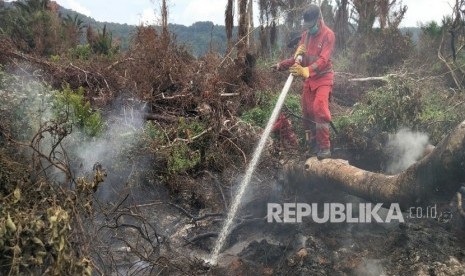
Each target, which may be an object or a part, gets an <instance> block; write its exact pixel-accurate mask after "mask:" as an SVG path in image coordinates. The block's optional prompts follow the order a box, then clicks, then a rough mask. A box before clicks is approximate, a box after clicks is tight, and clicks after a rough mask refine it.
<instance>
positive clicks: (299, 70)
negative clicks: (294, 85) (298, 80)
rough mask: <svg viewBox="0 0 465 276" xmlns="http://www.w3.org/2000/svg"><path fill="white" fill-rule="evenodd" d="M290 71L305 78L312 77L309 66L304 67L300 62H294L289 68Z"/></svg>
mask: <svg viewBox="0 0 465 276" xmlns="http://www.w3.org/2000/svg"><path fill="white" fill-rule="evenodd" d="M289 72H291V74H292V75H294V76H301V77H303V78H305V79H306V78H308V77H310V70H309V69H308V67H302V66H301V65H300V64H297V63H296V64H294V65H292V66H291V68H289Z"/></svg>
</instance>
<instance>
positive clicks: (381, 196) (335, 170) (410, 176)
mask: <svg viewBox="0 0 465 276" xmlns="http://www.w3.org/2000/svg"><path fill="white" fill-rule="evenodd" d="M304 173H305V177H306V178H307V179H308V178H311V179H319V180H322V181H325V183H326V182H327V183H328V184H330V185H334V186H335V187H337V188H339V189H342V190H345V191H346V192H348V193H350V194H353V195H355V196H359V197H361V198H364V199H367V200H370V201H373V202H379V203H385V204H389V203H399V204H400V207H401V208H402V209H404V210H405V209H407V208H409V207H411V206H426V205H429V204H436V203H438V202H446V201H450V200H451V199H452V198H453V197H454V195H455V194H456V192H457V191H458V190H459V188H460V187H461V185H462V184H463V183H464V182H465V121H463V122H462V123H460V124H459V125H458V126H457V127H456V128H455V129H454V130H453V131H452V132H451V133H450V134H449V135H448V136H446V137H445V138H444V139H443V140H442V141H441V142H440V143H439V144H438V145H437V146H436V147H435V148H434V149H433V150H432V151H431V153H430V154H428V155H427V156H425V157H424V158H423V159H421V160H420V161H418V162H416V163H415V164H413V165H412V166H410V167H409V168H407V169H406V170H405V171H403V172H401V173H399V174H397V175H385V174H381V173H374V172H369V171H365V170H362V169H360V168H357V167H354V166H351V165H350V164H348V162H347V161H345V160H341V159H324V160H321V161H320V160H318V159H316V158H310V159H308V160H307V161H306V162H305V172H304Z"/></svg>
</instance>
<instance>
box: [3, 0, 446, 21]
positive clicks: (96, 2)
mask: <svg viewBox="0 0 465 276" xmlns="http://www.w3.org/2000/svg"><path fill="white" fill-rule="evenodd" d="M55 1H56V2H57V3H58V4H59V5H61V6H63V7H65V8H68V9H72V10H75V11H77V12H80V13H82V14H85V15H87V16H89V17H92V18H94V19H96V20H98V21H106V22H115V23H122V24H124V23H127V24H131V25H138V24H140V23H148V24H153V23H157V22H158V21H157V18H158V14H160V12H159V11H160V3H161V1H160V0H55ZM7 2H9V1H7ZM254 2H257V0H254ZM402 2H403V3H404V4H405V5H407V6H408V10H407V13H406V15H405V18H404V20H403V21H402V24H401V26H402V27H416V26H418V24H419V23H427V22H429V21H432V20H435V21H437V22H440V21H441V19H442V18H443V16H444V15H451V14H452V7H453V5H454V3H455V0H403V1H402ZM255 6H256V3H255ZM225 7H226V0H168V8H169V15H168V22H169V23H176V24H183V25H186V26H190V25H192V23H194V22H197V21H212V22H213V23H215V24H218V25H224V9H225ZM255 14H256V15H257V14H258V12H256V13H255ZM255 17H256V18H255V21H256V22H255V25H256V26H257V25H258V18H257V16H255ZM236 22H237V20H236Z"/></svg>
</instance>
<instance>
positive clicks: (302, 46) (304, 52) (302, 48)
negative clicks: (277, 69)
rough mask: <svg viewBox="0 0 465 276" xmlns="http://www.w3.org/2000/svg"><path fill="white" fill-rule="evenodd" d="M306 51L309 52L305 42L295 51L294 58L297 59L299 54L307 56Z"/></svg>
mask: <svg viewBox="0 0 465 276" xmlns="http://www.w3.org/2000/svg"><path fill="white" fill-rule="evenodd" d="M306 53H307V48H306V47H305V44H302V45H300V46H299V47H298V48H297V50H296V51H295V54H294V59H297V57H298V56H305V54H306Z"/></svg>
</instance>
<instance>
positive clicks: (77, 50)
mask: <svg viewBox="0 0 465 276" xmlns="http://www.w3.org/2000/svg"><path fill="white" fill-rule="evenodd" d="M68 52H69V55H70V56H71V58H73V59H81V60H88V59H89V58H90V55H91V53H92V49H91V48H90V45H89V44H85V45H77V46H76V47H74V48H72V49H69V50H68Z"/></svg>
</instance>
